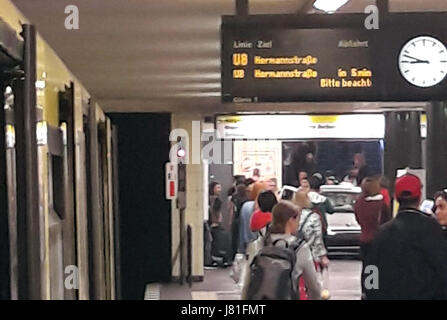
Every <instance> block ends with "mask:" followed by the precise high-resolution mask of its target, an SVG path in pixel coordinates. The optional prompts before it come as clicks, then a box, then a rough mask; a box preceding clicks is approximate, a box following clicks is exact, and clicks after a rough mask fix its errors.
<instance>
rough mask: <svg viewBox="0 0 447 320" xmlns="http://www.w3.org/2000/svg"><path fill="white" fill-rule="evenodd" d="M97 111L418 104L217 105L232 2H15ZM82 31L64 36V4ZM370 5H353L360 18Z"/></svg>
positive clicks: (409, 7) (445, 5) (434, 2)
mask: <svg viewBox="0 0 447 320" xmlns="http://www.w3.org/2000/svg"><path fill="white" fill-rule="evenodd" d="M12 2H13V3H14V4H15V5H16V6H17V7H18V9H19V10H21V11H22V12H23V14H24V15H25V16H26V17H28V19H29V20H30V21H31V22H32V23H34V24H35V25H36V26H37V29H38V31H39V32H40V34H41V35H42V36H43V37H44V38H45V39H46V40H47V42H48V43H49V44H50V45H51V46H52V47H53V48H54V49H55V51H56V52H57V53H58V55H59V56H60V57H61V58H62V59H63V61H64V62H65V63H66V65H67V66H68V68H69V69H70V70H71V71H72V72H73V73H74V74H75V75H76V77H78V79H79V80H80V81H81V82H82V83H83V84H84V85H85V87H86V88H87V89H88V90H89V92H90V93H91V94H92V95H93V97H95V98H96V99H97V101H98V102H99V103H100V104H101V106H102V107H103V108H104V109H105V110H106V111H110V112H116V111H118V112H133V111H142V112H144V111H151V112H152V111H153V112H162V111H169V112H173V111H185V112H202V113H205V114H206V113H208V114H210V115H211V114H213V113H215V112H235V111H260V112H270V111H285V112H290V111H294V112H303V113H304V112H312V113H317V112H350V111H359V112H361V111H372V110H373V111H374V110H380V109H381V108H383V107H385V108H395V107H399V108H409V107H417V106H421V107H422V106H423V105H421V103H418V104H414V103H412V104H410V103H408V104H402V103H400V104H395V103H388V104H385V105H383V104H378V103H335V104H334V103H330V104H329V103H315V104H314V103H312V104H309V103H288V104H281V105H278V104H257V105H256V106H254V105H244V104H238V105H223V104H221V102H220V91H221V89H220V22H221V20H220V17H221V15H223V14H234V13H235V0H163V1H162V0H58V1H54V0H32V1H30V0H12ZM249 2H250V14H262V13H270V14H284V13H289V14H292V13H297V12H307V13H315V11H314V10H313V9H312V2H313V1H312V0H249ZM73 4H74V5H76V6H78V8H79V14H80V26H79V30H67V29H65V27H64V21H65V18H66V17H67V15H66V14H65V13H64V10H65V7H66V6H67V5H73ZM369 4H375V0H351V1H350V2H349V3H348V4H347V5H345V6H344V7H343V8H342V9H341V10H340V11H341V12H363V10H364V8H365V7H366V6H367V5H369ZM390 10H391V11H447V1H445V0H424V1H421V0H390Z"/></svg>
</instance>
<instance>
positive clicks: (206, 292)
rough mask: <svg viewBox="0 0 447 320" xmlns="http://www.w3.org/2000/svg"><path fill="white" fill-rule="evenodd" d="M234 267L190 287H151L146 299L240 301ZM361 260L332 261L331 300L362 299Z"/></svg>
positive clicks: (211, 272)
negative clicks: (232, 276)
mask: <svg viewBox="0 0 447 320" xmlns="http://www.w3.org/2000/svg"><path fill="white" fill-rule="evenodd" d="M230 272H231V268H226V269H221V268H217V269H212V270H209V269H208V270H205V276H204V281H202V282H193V283H192V285H191V287H190V286H189V284H187V283H186V284H183V285H181V284H179V283H165V284H158V283H153V284H148V285H147V286H146V292H145V297H144V299H145V300H240V297H241V293H240V288H239V286H238V285H237V284H236V283H235V282H234V281H233V279H232V278H231V277H230ZM360 272H361V262H360V261H359V260H342V259H333V260H331V264H330V267H329V290H330V292H331V300H360V297H361V288H360Z"/></svg>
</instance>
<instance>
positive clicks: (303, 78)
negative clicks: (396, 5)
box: [221, 13, 447, 103]
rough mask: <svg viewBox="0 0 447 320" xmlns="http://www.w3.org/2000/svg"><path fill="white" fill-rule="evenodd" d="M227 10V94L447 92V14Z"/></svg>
mask: <svg viewBox="0 0 447 320" xmlns="http://www.w3.org/2000/svg"><path fill="white" fill-rule="evenodd" d="M364 19H365V15H361V14H335V15H305V16H300V15H293V16H290V15H257V16H248V17H235V16H224V17H223V18H222V26H221V42H222V53H221V54H222V100H223V102H229V103H238V102H239V103H242V102H243V103H246V102H299V101H431V100H445V99H447V80H446V79H445V77H446V75H447V49H446V47H445V46H446V45H447V24H446V23H445V21H447V15H446V14H445V13H412V14H389V15H386V16H385V17H383V18H382V19H381V26H380V28H379V29H378V30H367V29H365V28H364Z"/></svg>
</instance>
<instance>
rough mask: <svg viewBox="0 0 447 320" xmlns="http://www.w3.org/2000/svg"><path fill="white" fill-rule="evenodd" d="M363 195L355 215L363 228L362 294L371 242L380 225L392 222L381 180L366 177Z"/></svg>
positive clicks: (363, 183) (361, 238) (361, 249)
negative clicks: (382, 192) (382, 191)
mask: <svg viewBox="0 0 447 320" xmlns="http://www.w3.org/2000/svg"><path fill="white" fill-rule="evenodd" d="M361 187H362V194H361V196H360V197H359V199H358V200H357V202H356V203H355V206H354V213H355V217H356V219H357V222H358V223H359V225H360V226H361V228H362V232H361V234H360V255H361V259H362V263H363V266H362V276H361V279H362V293H363V294H364V292H365V287H364V283H365V277H366V275H365V272H364V268H365V267H366V266H367V265H368V257H369V253H370V251H371V242H372V240H373V239H374V236H375V235H376V234H377V232H378V231H379V227H380V225H382V224H383V223H385V222H387V221H389V220H391V211H390V207H389V205H387V204H386V202H385V200H384V197H383V195H382V194H381V193H380V191H381V187H380V178H379V177H366V178H364V179H363V181H362V185H361Z"/></svg>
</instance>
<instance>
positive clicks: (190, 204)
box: [171, 113, 208, 280]
mask: <svg viewBox="0 0 447 320" xmlns="http://www.w3.org/2000/svg"><path fill="white" fill-rule="evenodd" d="M193 121H201V130H200V133H201V131H202V130H203V127H202V125H203V116H202V115H201V114H188V113H174V114H172V121H171V129H172V130H174V129H184V130H186V132H187V133H188V138H189V142H188V148H189V164H187V166H186V210H185V224H186V226H187V225H190V226H191V228H192V251H193V252H192V278H193V280H201V279H203V276H204V268H203V265H204V263H203V217H204V213H205V210H208V208H205V203H206V202H205V201H204V198H205V196H207V194H208V189H207V188H206V186H205V185H204V181H205V180H204V174H205V165H204V163H203V162H202V161H200V163H199V164H197V163H196V162H197V159H198V158H197V155H194V154H193V152H195V153H197V152H200V151H201V150H200V146H201V143H198V142H196V141H193V129H192V122H193ZM195 138H197V137H195ZM199 138H200V135H199ZM175 144H176V142H172V143H171V145H175ZM193 146H194V147H193ZM199 156H200V155H199ZM193 160H194V161H193ZM193 162H194V163H193ZM171 208H172V209H171V214H172V219H171V221H172V222H171V223H172V226H171V230H172V233H171V234H172V250H171V251H172V256H173V257H172V258H173V264H172V277H173V278H174V279H176V278H178V277H179V276H180V264H179V262H180V258H179V257H177V258H176V257H175V256H176V252H177V251H178V246H179V243H180V237H179V228H180V219H179V217H180V216H179V215H180V212H179V210H178V209H177V206H176V202H175V201H173V202H172V207H171ZM186 226H185V228H186ZM185 270H186V268H185Z"/></svg>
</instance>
